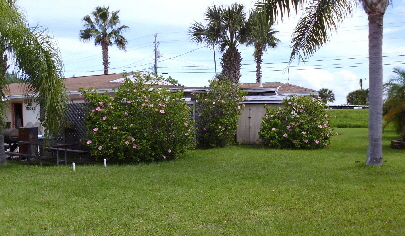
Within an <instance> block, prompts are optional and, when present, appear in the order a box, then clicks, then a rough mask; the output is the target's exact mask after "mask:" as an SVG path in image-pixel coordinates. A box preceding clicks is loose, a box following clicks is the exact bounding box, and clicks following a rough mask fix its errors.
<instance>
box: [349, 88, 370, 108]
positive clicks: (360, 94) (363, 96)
mask: <svg viewBox="0 0 405 236" xmlns="http://www.w3.org/2000/svg"><path fill="white" fill-rule="evenodd" d="M368 95H369V90H368V89H360V90H355V91H353V92H350V93H349V94H348V95H347V97H346V100H347V104H349V105H368Z"/></svg>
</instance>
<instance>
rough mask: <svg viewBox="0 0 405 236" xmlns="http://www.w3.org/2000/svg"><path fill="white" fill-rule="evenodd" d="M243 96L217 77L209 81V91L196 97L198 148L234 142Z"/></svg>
mask: <svg viewBox="0 0 405 236" xmlns="http://www.w3.org/2000/svg"><path fill="white" fill-rule="evenodd" d="M244 95H245V93H244V92H243V91H242V90H241V88H240V86H239V85H237V84H233V83H232V82H230V81H225V80H220V79H218V78H217V79H214V80H212V81H210V86H209V91H207V92H206V93H198V94H196V98H197V101H196V102H197V112H198V117H197V119H196V120H197V127H198V132H197V145H198V147H202V148H211V147H224V146H225V145H228V144H231V143H233V142H234V140H235V134H236V129H237V125H238V115H239V114H240V112H241V107H242V105H241V104H240V103H241V102H242V101H243V96H244Z"/></svg>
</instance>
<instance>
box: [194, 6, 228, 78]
mask: <svg viewBox="0 0 405 236" xmlns="http://www.w3.org/2000/svg"><path fill="white" fill-rule="evenodd" d="M205 20H206V21H207V25H203V24H202V23H199V22H195V23H194V24H193V25H192V26H191V27H190V29H189V34H190V36H191V40H193V41H194V42H196V43H205V44H206V45H207V46H209V47H212V50H213V52H214V68H215V74H216V73H217V60H216V53H215V47H216V46H218V44H219V40H220V37H221V33H222V31H223V30H222V29H221V27H222V24H221V9H220V8H218V7H217V6H215V5H214V6H212V7H208V8H207V11H206V12H205Z"/></svg>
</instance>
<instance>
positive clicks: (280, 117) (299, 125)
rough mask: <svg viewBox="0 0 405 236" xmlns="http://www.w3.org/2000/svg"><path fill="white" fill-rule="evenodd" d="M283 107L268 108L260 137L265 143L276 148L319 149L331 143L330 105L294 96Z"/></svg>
mask: <svg viewBox="0 0 405 236" xmlns="http://www.w3.org/2000/svg"><path fill="white" fill-rule="evenodd" d="M282 105H283V107H282V108H280V107H278V108H271V107H270V108H268V109H267V110H266V115H265V116H264V117H263V120H262V126H261V129H260V132H259V136H260V138H261V141H262V143H263V144H264V145H266V146H269V147H273V148H292V149H317V148H322V147H325V146H327V145H328V144H329V138H330V136H332V128H330V127H329V121H328V115H327V114H326V108H327V106H326V105H325V103H323V102H322V101H321V100H320V99H314V98H310V97H303V96H301V97H299V96H291V97H289V98H288V99H284V101H283V103H282Z"/></svg>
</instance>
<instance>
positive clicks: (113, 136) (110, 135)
mask: <svg viewBox="0 0 405 236" xmlns="http://www.w3.org/2000/svg"><path fill="white" fill-rule="evenodd" d="M164 82H165V81H164V79H163V78H161V77H158V78H155V77H154V76H151V75H149V74H140V73H138V74H135V75H134V82H132V81H131V80H129V79H126V80H125V81H124V82H123V83H122V85H121V86H120V87H119V88H118V91H117V92H116V96H115V97H110V96H109V95H108V94H106V93H105V94H98V93H97V92H95V91H92V90H87V91H82V93H83V95H84V97H85V98H86V99H87V101H88V102H89V107H90V111H91V112H89V113H88V115H87V116H86V125H87V127H88V136H89V140H87V142H86V143H87V144H88V145H89V146H90V147H91V149H92V153H93V154H94V155H96V156H97V157H102V158H106V159H110V160H114V161H126V162H128V161H135V162H139V161H159V160H170V159H175V158H177V157H178V156H179V155H180V154H182V153H184V152H185V151H186V149H187V148H190V147H192V146H193V145H194V124H193V121H192V120H191V115H190V114H191V112H190V108H189V107H188V105H187V103H186V102H185V101H184V99H183V97H184V96H183V92H182V91H179V92H172V91H171V90H170V89H169V88H167V87H165V86H163V85H161V84H163V83H164ZM159 84H160V85H159Z"/></svg>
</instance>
